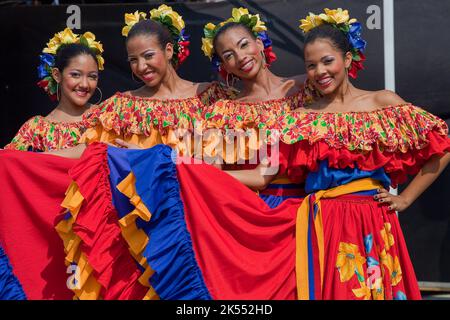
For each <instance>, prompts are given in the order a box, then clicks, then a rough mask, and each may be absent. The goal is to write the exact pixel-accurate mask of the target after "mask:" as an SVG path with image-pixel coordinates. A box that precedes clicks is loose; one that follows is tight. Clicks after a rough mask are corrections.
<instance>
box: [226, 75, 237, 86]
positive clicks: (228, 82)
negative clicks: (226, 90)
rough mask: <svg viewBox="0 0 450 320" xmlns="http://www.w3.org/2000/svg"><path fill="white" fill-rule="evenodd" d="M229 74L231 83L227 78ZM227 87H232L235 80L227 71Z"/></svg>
mask: <svg viewBox="0 0 450 320" xmlns="http://www.w3.org/2000/svg"><path fill="white" fill-rule="evenodd" d="M229 76H231V85H230V80H229ZM226 80H227V87H233V86H234V82H235V81H236V78H235V77H234V75H233V74H232V73H227V79H226Z"/></svg>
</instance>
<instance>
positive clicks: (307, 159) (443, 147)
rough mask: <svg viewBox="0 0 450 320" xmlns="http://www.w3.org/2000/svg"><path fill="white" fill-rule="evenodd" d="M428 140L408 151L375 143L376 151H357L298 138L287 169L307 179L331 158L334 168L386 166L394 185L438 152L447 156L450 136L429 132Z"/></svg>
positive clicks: (295, 177)
mask: <svg viewBox="0 0 450 320" xmlns="http://www.w3.org/2000/svg"><path fill="white" fill-rule="evenodd" d="M427 140H428V144H427V145H426V146H425V147H424V148H423V149H410V150H408V151H407V152H406V153H401V152H387V151H381V150H380V149H379V148H378V147H376V146H374V148H373V150H372V151H368V152H356V151H350V150H348V149H347V148H340V149H336V148H331V147H330V146H329V145H328V144H327V143H326V142H324V141H318V142H316V143H314V144H310V143H309V142H308V141H307V140H303V141H300V142H297V143H295V144H294V145H293V147H292V150H291V159H290V161H289V167H288V169H287V173H288V176H289V178H290V179H291V180H292V181H295V182H302V181H304V180H305V178H306V175H307V173H308V172H311V171H317V170H318V168H319V161H322V160H328V165H329V167H331V168H336V169H344V168H355V167H357V168H359V169H361V170H366V171H372V170H376V169H379V168H384V170H385V171H386V173H387V174H388V175H389V176H390V178H391V180H392V185H393V186H397V185H398V184H400V183H404V182H405V181H406V180H407V178H408V175H415V174H417V173H418V172H419V171H420V169H421V168H422V167H423V165H424V164H425V163H426V162H427V161H428V160H429V159H430V158H431V157H432V156H434V155H437V156H443V155H444V154H445V153H446V152H450V139H449V138H448V137H447V136H443V135H441V134H439V133H437V132H434V131H431V132H429V133H428V134H427Z"/></svg>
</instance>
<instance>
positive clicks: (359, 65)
mask: <svg viewBox="0 0 450 320" xmlns="http://www.w3.org/2000/svg"><path fill="white" fill-rule="evenodd" d="M359 58H360V60H359V61H355V60H353V61H352V64H351V67H350V70H349V71H348V75H349V76H350V77H352V78H353V79H356V76H357V75H356V74H357V72H358V71H359V70H362V69H364V66H363V62H364V61H365V60H366V56H364V54H363V53H362V52H359Z"/></svg>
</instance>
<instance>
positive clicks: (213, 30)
mask: <svg viewBox="0 0 450 320" xmlns="http://www.w3.org/2000/svg"><path fill="white" fill-rule="evenodd" d="M230 22H234V23H239V24H242V25H244V26H246V27H248V28H249V29H250V30H251V31H252V32H253V34H254V35H255V37H257V38H259V39H261V41H262V42H263V44H264V54H265V56H266V63H267V65H270V64H272V62H274V61H275V60H276V59H277V56H276V55H275V53H274V52H273V51H272V40H270V38H269V36H268V34H267V27H266V25H265V23H264V21H262V20H261V18H260V17H259V14H254V15H253V14H250V13H249V12H248V9H246V8H242V7H241V8H239V9H237V8H233V10H232V12H231V18H229V19H227V20H225V21H222V22H220V23H219V24H217V25H214V24H213V23H211V22H210V23H208V24H207V25H205V27H204V28H203V33H204V35H205V37H204V38H202V50H203V53H204V54H205V56H207V57H208V58H209V60H210V61H211V63H212V64H213V67H214V69H215V70H216V71H218V72H219V73H220V74H221V75H222V76H223V77H224V78H226V76H227V72H226V71H225V70H224V69H223V68H222V67H221V62H220V58H219V57H218V56H217V54H216V53H215V52H214V47H213V41H214V38H215V36H216V35H217V32H218V31H219V30H220V28H222V27H223V26H224V25H226V24H228V23H230Z"/></svg>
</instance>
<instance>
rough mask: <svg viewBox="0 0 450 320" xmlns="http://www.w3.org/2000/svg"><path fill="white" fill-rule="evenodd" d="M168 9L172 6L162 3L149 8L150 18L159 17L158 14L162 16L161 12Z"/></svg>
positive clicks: (165, 11)
mask: <svg viewBox="0 0 450 320" xmlns="http://www.w3.org/2000/svg"><path fill="white" fill-rule="evenodd" d="M169 11H172V8H171V7H169V6H167V5H165V4H162V5H160V6H159V7H158V8H157V9H152V10H150V19H156V18H159V17H160V16H162V15H163V14H165V13H167V12H169Z"/></svg>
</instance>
